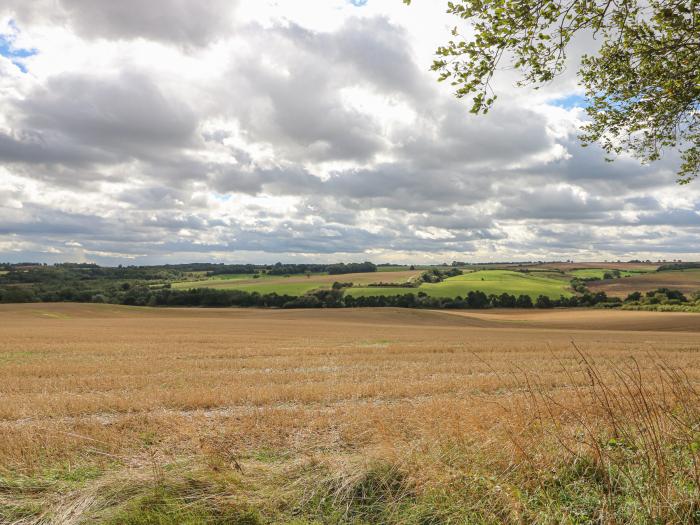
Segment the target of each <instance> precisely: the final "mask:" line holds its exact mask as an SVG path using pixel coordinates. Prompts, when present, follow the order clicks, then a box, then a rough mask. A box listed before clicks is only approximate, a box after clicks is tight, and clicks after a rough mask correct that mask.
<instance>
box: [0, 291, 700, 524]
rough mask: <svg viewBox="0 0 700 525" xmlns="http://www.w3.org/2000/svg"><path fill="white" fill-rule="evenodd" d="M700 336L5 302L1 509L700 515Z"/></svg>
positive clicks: (693, 321)
mask: <svg viewBox="0 0 700 525" xmlns="http://www.w3.org/2000/svg"><path fill="white" fill-rule="evenodd" d="M577 316H578V317H577ZM601 326H603V327H607V329H606V330H600V329H599V328H600V327H601ZM572 341H574V342H575V345H576V348H574V346H573V345H572ZM699 350H700V316H694V315H692V314H688V315H684V314H655V313H649V312H605V311H580V312H568V311H555V312H529V313H528V312H517V311H509V312H488V313H483V312H482V313H478V314H471V313H466V314H465V313H461V314H459V315H457V314H450V313H443V312H428V311H417V310H406V311H400V310H391V309H386V310H369V309H362V310H330V311H309V310H303V311H273V310H259V311H256V310H175V309H171V310H166V309H161V310H149V309H138V308H127V307H113V306H107V305H15V306H10V305H3V306H2V307H0V400H1V401H2V402H1V403H0V465H1V466H2V467H0V523H4V522H3V519H5V521H7V522H8V523H13V522H16V523H80V522H100V521H105V522H113V523H203V522H204V523H207V522H217V520H219V522H221V523H259V522H262V523H264V522H275V523H279V522H289V523H312V522H314V521H313V520H317V522H319V523H472V522H483V523H492V522H494V521H503V522H513V523H517V522H533V521H535V522H552V523H554V522H586V520H587V519H595V520H597V521H599V522H603V523H624V522H630V521H637V522H639V523H644V522H647V521H648V522H651V520H661V521H662V522H678V523H682V522H684V521H688V520H689V519H690V518H692V516H695V517H696V518H697V519H700V507H699V506H698V492H697V491H698V485H697V483H698V478H697V469H696V465H695V463H694V461H695V460H697V459H698V456H697V453H698V448H700V426H698V425H700V417H699V415H698V408H695V407H697V406H698V405H700V402H698V403H695V401H700V400H698V398H697V395H696V393H695V391H694V388H695V385H697V384H698V382H700V352H699ZM693 443H698V445H693ZM622 492H624V493H625V494H626V493H627V492H629V495H628V496H624V497H622V496H620V494H621V493H622ZM251 509H255V510H251ZM149 513H151V514H149ZM693 513H695V514H693ZM137 518H138V519H137ZM110 520H111V521H110ZM139 520H140V521H139ZM246 520H247V521H246ZM294 520H297V521H294ZM305 520H306V521H305ZM645 520H647V521H645Z"/></svg>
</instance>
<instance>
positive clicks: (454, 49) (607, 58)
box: [404, 0, 700, 183]
mask: <svg viewBox="0 0 700 525" xmlns="http://www.w3.org/2000/svg"><path fill="white" fill-rule="evenodd" d="M404 3H406V4H410V3H411V0H404ZM447 12H448V13H450V14H452V15H454V16H455V17H457V18H459V19H460V20H461V21H463V22H469V23H470V24H471V26H472V28H473V34H474V36H473V37H471V38H468V39H464V37H463V36H462V34H461V33H460V32H459V29H458V28H457V27H455V29H454V30H453V32H452V35H453V39H452V40H450V41H449V42H448V43H447V44H445V45H444V46H441V47H439V48H438V50H437V55H438V58H437V59H436V60H435V61H434V63H433V66H432V69H433V70H434V71H436V72H437V73H438V74H439V80H440V81H445V80H450V81H451V83H452V85H453V86H454V87H455V94H456V96H457V97H458V98H462V97H471V99H472V106H471V111H472V112H473V113H486V112H488V110H489V108H490V107H491V106H492V105H493V103H494V101H495V100H496V95H495V94H494V93H493V90H492V89H491V87H490V83H491V80H492V78H493V76H494V74H495V73H496V71H497V70H498V69H499V66H500V65H501V62H502V61H504V60H505V61H508V62H509V63H510V64H509V65H510V66H511V67H513V68H515V69H517V70H518V71H519V72H521V73H522V78H521V80H520V82H519V84H520V85H526V84H534V85H540V84H543V83H546V82H549V81H551V80H552V79H553V78H554V77H555V76H556V75H558V74H559V73H561V72H562V71H563V70H564V68H565V64H566V57H567V54H566V51H567V47H568V45H569V44H570V43H571V41H572V39H573V38H574V36H575V35H577V34H584V33H587V34H592V35H594V36H595V37H596V40H599V41H600V42H601V44H600V47H599V50H598V52H597V53H596V54H591V55H585V56H584V57H583V59H582V63H581V67H580V69H579V78H580V82H581V84H582V85H583V87H584V88H585V91H586V96H587V98H588V101H589V104H588V106H587V108H586V112H587V113H588V116H589V117H590V121H589V123H588V124H586V125H585V127H584V128H583V133H582V135H581V139H582V140H583V142H584V144H587V143H591V142H599V143H600V144H601V145H602V147H603V148H604V150H605V151H606V152H607V153H614V154H619V153H621V152H623V151H629V152H631V153H632V154H634V155H635V156H636V157H638V158H639V159H640V160H641V161H643V162H651V161H655V160H658V159H659V158H660V157H661V155H662V153H663V152H664V151H665V150H668V149H674V148H675V149H677V150H678V151H679V152H680V156H681V164H680V166H679V169H678V180H679V182H680V183H687V182H689V181H690V180H691V179H693V178H695V177H696V176H697V175H698V172H699V170H700V111H698V110H700V3H699V2H698V0H616V1H613V0H590V1H585V2H584V1H580V0H457V1H451V2H448V8H447Z"/></svg>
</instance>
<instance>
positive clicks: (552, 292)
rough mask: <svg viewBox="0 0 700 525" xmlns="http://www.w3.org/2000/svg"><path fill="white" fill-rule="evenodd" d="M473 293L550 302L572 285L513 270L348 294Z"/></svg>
mask: <svg viewBox="0 0 700 525" xmlns="http://www.w3.org/2000/svg"><path fill="white" fill-rule="evenodd" d="M543 273H544V272H543ZM471 291H481V292H484V293H485V294H487V295H488V294H496V295H500V294H502V293H509V294H512V295H516V296H517V295H521V294H522V295H530V296H531V297H533V298H536V297H537V296H539V295H546V296H548V297H551V298H558V297H560V296H562V295H563V296H565V297H568V296H570V295H571V290H570V289H569V282H568V280H567V279H566V278H565V277H562V278H557V277H553V276H551V275H550V274H549V273H547V274H546V275H542V274H541V273H540V272H530V273H522V272H515V271H510V270H479V271H475V272H470V273H465V274H463V275H458V276H456V277H450V278H448V279H445V280H444V281H442V282H440V283H434V284H431V283H424V284H421V285H420V287H418V288H399V287H397V288H375V287H366V288H362V287H355V288H350V289H348V290H347V292H346V293H347V294H348V295H352V296H355V297H361V296H364V297H366V296H372V295H395V294H405V293H417V292H425V293H426V294H428V295H430V296H433V297H457V296H461V297H465V296H466V295H467V294H468V293H469V292H471Z"/></svg>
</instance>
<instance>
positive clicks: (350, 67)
mask: <svg viewBox="0 0 700 525" xmlns="http://www.w3.org/2000/svg"><path fill="white" fill-rule="evenodd" d="M117 4H118V5H117ZM10 20H13V21H14V22H13V24H14V25H13V26H10V25H8V24H9V23H10V22H9V21H10ZM452 23H454V21H453V20H451V19H450V18H449V17H448V16H447V15H445V14H444V12H443V9H442V7H441V6H439V5H435V3H431V2H416V3H415V5H413V6H411V7H410V8H408V7H405V6H404V5H403V4H402V3H401V2H398V1H396V2H384V1H379V0H369V1H368V2H366V3H365V4H364V5H363V6H361V7H358V6H355V5H353V4H352V3H350V2H348V1H346V0H301V1H299V2H279V1H273V0H265V1H261V0H241V1H239V2H229V1H228V0H221V1H219V0H216V1H213V2H204V3H201V5H199V4H197V5H194V4H192V3H191V2H185V1H184V0H166V1H164V2H150V3H149V2H136V1H132V0H128V1H125V2H117V3H115V2H106V1H93V0H89V1H88V0H50V1H49V0H37V1H36V2H31V3H28V2H25V1H21V2H20V1H18V0H8V1H7V2H4V3H3V5H2V6H0V33H2V34H5V33H7V31H13V34H12V38H13V39H14V40H13V42H14V43H15V45H17V46H21V47H22V48H23V49H35V50H36V54H35V55H33V56H30V57H27V58H26V59H23V65H24V66H25V67H26V70H27V71H26V73H25V72H22V70H21V69H20V68H18V67H17V66H16V65H15V64H13V62H12V60H10V59H9V58H7V57H2V56H0V164H1V165H2V168H0V251H2V252H3V253H6V254H7V255H8V256H11V257H13V258H14V259H17V260H19V259H23V260H26V259H32V258H34V259H40V260H63V259H70V258H75V259H76V260H77V259H79V260H97V261H101V262H111V263H115V262H119V261H120V260H122V259H123V260H132V261H138V262H144V263H145V262H156V261H183V260H192V259H197V260H208V259H212V260H217V261H220V260H231V261H233V260H235V261H246V260H250V261H257V262H262V261H273V260H278V259H287V260H314V259H317V260H320V259H323V260H342V259H346V260H347V259H365V258H371V259H374V260H377V261H396V262H400V261H411V260H414V261H417V260H425V261H437V262H442V261H443V260H452V259H460V260H505V259H517V260H525V259H533V258H534V259H552V258H571V257H573V258H579V259H582V258H612V257H614V258H617V257H631V256H637V255H639V254H645V257H648V256H651V257H655V256H657V255H663V256H664V257H673V256H674V255H675V256H681V255H682V256H683V257H684V258H691V257H694V256H698V255H700V253H697V252H699V251H700V248H698V247H699V246H700V215H698V211H699V210H700V199H699V195H698V190H697V189H696V186H695V185H691V186H686V187H683V188H680V187H678V186H676V185H675V184H674V182H673V172H672V170H671V169H669V165H670V163H669V160H673V159H667V160H665V161H662V162H661V163H659V164H658V165H654V166H651V167H641V166H639V164H638V163H637V162H636V161H634V160H633V159H622V160H621V161H618V162H615V163H613V164H608V163H606V162H604V161H603V154H602V153H601V152H600V150H599V149H598V148H596V147H591V148H588V149H582V148H581V147H580V145H579V143H578V141H577V139H576V133H577V126H579V125H580V123H581V120H582V118H583V115H582V112H581V110H580V109H576V108H572V109H566V108H562V107H558V106H557V105H556V104H557V103H558V102H557V100H560V99H562V98H565V97H566V96H568V95H574V94H579V93H580V91H579V90H578V89H577V88H576V86H575V76H574V75H573V73H572V72H571V71H570V72H568V73H567V74H565V75H563V76H562V77H561V78H559V79H557V81H556V82H554V83H553V84H552V85H551V86H548V87H547V88H546V89H543V90H541V91H539V92H535V91H533V90H528V89H524V90H523V89H520V90H519V89H516V88H515V87H514V86H513V77H512V76H511V75H510V74H506V75H505V76H504V75H501V76H500V77H499V78H498V79H497V82H496V84H495V87H496V89H497V90H498V92H499V94H500V95H501V98H500V100H499V101H498V102H497V106H496V108H495V109H494V111H493V112H491V113H490V114H489V115H488V116H481V117H475V116H472V115H469V114H468V112H467V108H466V106H465V105H464V104H463V103H460V102H458V101H456V100H455V99H454V98H453V97H452V96H451V94H450V93H449V86H444V85H441V84H440V85H439V84H437V82H436V81H435V78H434V76H433V75H432V74H431V73H430V72H429V71H428V68H429V65H430V62H431V60H432V51H433V49H434V48H435V46H436V45H438V44H439V43H441V42H442V41H443V40H444V39H445V38H447V37H448V33H449V25H450V24H452ZM2 27H5V28H6V30H4V31H3V30H2V29H1V28H2ZM16 28H17V29H16ZM591 45H593V44H592V43H591V42H590V41H588V40H586V39H585V38H584V39H581V40H579V41H577V42H576V43H575V46H576V49H575V53H574V56H577V55H580V53H581V52H582V51H583V50H585V49H586V48H587V47H588V48H590V46H591ZM5 258H7V257H0V259H5Z"/></svg>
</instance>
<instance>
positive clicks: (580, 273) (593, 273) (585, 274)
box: [567, 268, 642, 279]
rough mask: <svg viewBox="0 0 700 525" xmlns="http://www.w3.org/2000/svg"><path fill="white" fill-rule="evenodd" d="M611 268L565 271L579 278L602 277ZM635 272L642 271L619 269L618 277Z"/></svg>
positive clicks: (629, 275)
mask: <svg viewBox="0 0 700 525" xmlns="http://www.w3.org/2000/svg"><path fill="white" fill-rule="evenodd" d="M612 272H613V270H608V269H604V268H582V269H580V270H570V271H568V272H567V273H568V274H569V275H572V276H573V277H578V278H580V279H602V278H603V277H604V276H605V274H606V273H612ZM635 273H642V272H630V271H627V270H620V277H631V276H633V275H634V274H635Z"/></svg>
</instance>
